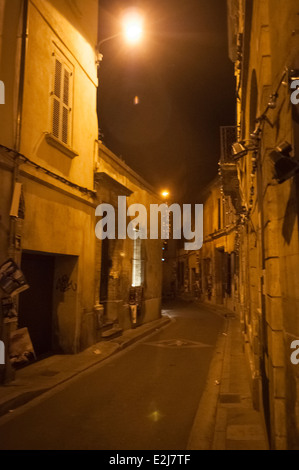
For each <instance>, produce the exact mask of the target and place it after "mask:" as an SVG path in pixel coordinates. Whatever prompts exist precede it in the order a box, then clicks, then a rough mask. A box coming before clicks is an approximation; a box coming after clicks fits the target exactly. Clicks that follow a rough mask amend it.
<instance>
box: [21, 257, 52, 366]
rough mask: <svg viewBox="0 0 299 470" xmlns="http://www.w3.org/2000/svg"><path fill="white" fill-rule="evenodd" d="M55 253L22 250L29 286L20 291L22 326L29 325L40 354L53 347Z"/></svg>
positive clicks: (36, 349) (34, 344)
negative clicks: (53, 254)
mask: <svg viewBox="0 0 299 470" xmlns="http://www.w3.org/2000/svg"><path fill="white" fill-rule="evenodd" d="M54 268H55V257H54V256H48V255H42V254H37V253H27V252H23V254H22V261H21V269H22V271H23V273H24V275H25V277H26V280H27V282H28V283H29V286H30V289H28V290H27V291H25V292H23V293H22V294H21V295H20V301H19V328H25V327H26V328H28V331H29V334H30V338H31V341H32V344H33V347H34V350H35V353H36V356H37V357H41V356H44V355H46V354H49V353H51V351H52V346H53V345H52V333H53V331H52V325H53V282H54Z"/></svg>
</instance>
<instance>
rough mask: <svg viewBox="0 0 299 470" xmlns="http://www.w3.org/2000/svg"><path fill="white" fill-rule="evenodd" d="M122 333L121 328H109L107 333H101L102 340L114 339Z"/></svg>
mask: <svg viewBox="0 0 299 470" xmlns="http://www.w3.org/2000/svg"><path fill="white" fill-rule="evenodd" d="M122 332H123V330H122V328H118V327H116V326H115V327H113V328H110V329H109V330H107V331H104V332H103V333H102V338H103V339H105V340H109V339H114V338H117V337H118V336H120V335H121V334H122Z"/></svg>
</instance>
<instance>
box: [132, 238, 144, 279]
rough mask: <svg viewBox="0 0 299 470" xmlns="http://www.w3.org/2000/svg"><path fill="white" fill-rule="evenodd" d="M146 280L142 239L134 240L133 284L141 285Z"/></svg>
mask: <svg viewBox="0 0 299 470" xmlns="http://www.w3.org/2000/svg"><path fill="white" fill-rule="evenodd" d="M143 282H144V260H143V259H142V240H141V239H140V238H137V239H136V240H134V247H133V270H132V286H133V287H140V286H142V284H143Z"/></svg>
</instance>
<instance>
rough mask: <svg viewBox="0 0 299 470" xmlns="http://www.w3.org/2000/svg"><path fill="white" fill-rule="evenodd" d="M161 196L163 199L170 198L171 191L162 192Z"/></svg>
mask: <svg viewBox="0 0 299 470" xmlns="http://www.w3.org/2000/svg"><path fill="white" fill-rule="evenodd" d="M161 195H162V197H168V196H169V191H167V190H165V191H162V193H161Z"/></svg>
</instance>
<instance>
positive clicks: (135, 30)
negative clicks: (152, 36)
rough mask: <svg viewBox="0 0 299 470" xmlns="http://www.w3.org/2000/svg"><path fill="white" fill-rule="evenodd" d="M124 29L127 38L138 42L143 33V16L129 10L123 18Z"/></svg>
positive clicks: (134, 42)
mask: <svg viewBox="0 0 299 470" xmlns="http://www.w3.org/2000/svg"><path fill="white" fill-rule="evenodd" d="M123 30H124V36H125V38H126V40H127V41H128V42H129V43H130V44H136V43H137V42H139V41H140V40H141V37H142V34H143V18H142V17H141V16H140V15H139V13H137V12H135V11H130V12H128V13H127V14H126V15H125V16H124V19H123Z"/></svg>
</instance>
